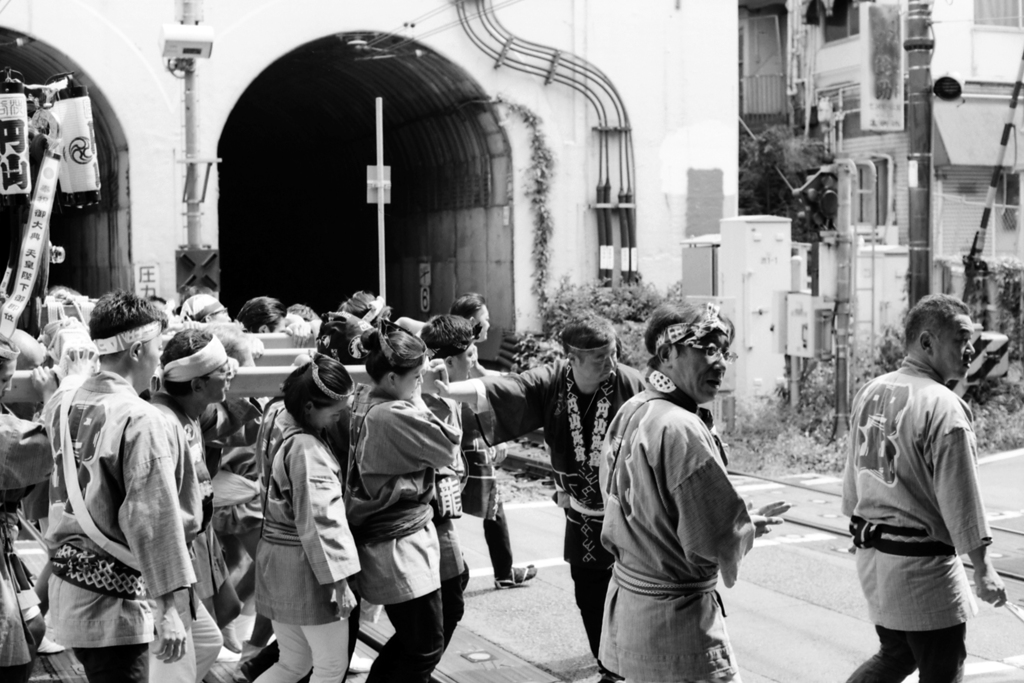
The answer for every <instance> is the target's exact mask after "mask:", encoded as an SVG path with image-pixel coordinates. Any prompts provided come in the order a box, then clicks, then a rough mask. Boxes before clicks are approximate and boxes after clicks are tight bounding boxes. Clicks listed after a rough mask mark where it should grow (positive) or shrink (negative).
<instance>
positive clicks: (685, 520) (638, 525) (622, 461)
mask: <svg viewBox="0 0 1024 683" xmlns="http://www.w3.org/2000/svg"><path fill="white" fill-rule="evenodd" d="M732 337H733V326H732V323H731V322H729V321H728V320H727V319H725V318H722V317H719V315H718V310H717V308H716V307H714V306H711V305H708V306H697V305H694V304H686V305H683V306H678V307H677V306H671V305H667V306H661V307H659V308H658V309H657V310H656V311H655V312H654V314H653V315H652V316H651V320H650V322H649V323H648V326H647V331H646V333H645V335H644V341H645V343H646V346H647V350H648V352H650V353H651V354H652V355H653V356H654V357H653V358H651V360H650V364H649V367H648V370H647V383H648V389H647V390H646V391H644V392H643V393H641V394H638V395H637V396H634V397H633V398H632V399H630V400H629V401H628V402H627V403H626V405H624V406H623V407H622V409H621V410H620V411H619V414H618V415H617V416H616V417H615V419H614V420H613V421H612V425H611V427H610V428H609V432H608V438H607V439H606V441H605V452H604V457H603V461H602V463H601V484H602V486H603V491H604V494H605V502H606V516H605V523H604V531H603V533H602V536H601V540H602V541H603V543H604V546H605V547H606V548H607V549H608V550H609V551H610V552H611V553H612V555H614V557H615V566H614V569H613V578H612V583H611V587H610V588H609V590H608V597H607V600H606V603H605V614H604V628H603V631H602V638H601V659H602V661H604V662H605V663H607V664H608V666H610V667H612V668H614V669H615V670H616V671H618V672H619V673H621V674H622V675H624V676H625V677H626V680H627V681H628V682H629V683H648V682H655V681H657V682H665V681H678V682H684V683H710V682H712V681H714V682H716V683H726V682H729V683H739V681H740V675H739V671H738V669H737V667H736V662H735V659H734V656H733V652H732V647H731V645H730V643H729V637H728V635H727V634H726V629H725V620H724V617H725V610H724V607H723V606H722V599H721V597H720V596H719V594H718V591H717V587H718V582H719V578H721V581H722V582H723V583H724V584H725V585H726V586H727V587H731V586H732V585H733V584H734V583H735V582H736V579H737V577H738V575H739V567H740V561H741V560H742V559H743V556H744V555H745V554H746V553H747V552H748V551H749V550H750V549H751V548H752V547H753V544H754V537H755V536H757V535H760V534H762V533H767V531H768V529H769V528H770V527H769V526H768V524H774V523H780V522H781V519H779V518H777V517H768V515H778V514H781V513H782V512H784V511H785V509H787V507H788V506H787V505H786V504H785V503H781V502H780V503H775V504H772V505H770V506H766V507H765V508H762V509H761V510H759V511H757V512H756V513H748V511H747V505H746V503H745V502H744V500H743V499H742V498H741V497H740V495H739V494H738V493H737V492H736V489H735V488H733V485H732V483H731V482H730V481H729V476H728V473H727V472H726V470H725V464H726V455H725V449H724V448H723V447H722V443H721V441H720V440H719V438H718V435H717V433H716V431H715V426H714V422H713V421H712V418H711V414H710V412H709V411H708V410H707V409H705V408H701V407H699V406H700V404H704V403H708V402H710V401H711V400H712V399H714V397H715V395H716V394H717V393H718V389H719V387H720V386H721V385H722V379H723V377H724V376H725V370H726V365H727V364H728V363H730V362H732V360H734V359H735V356H734V355H733V354H732V352H731V351H730V350H729V345H730V343H731V342H732Z"/></svg>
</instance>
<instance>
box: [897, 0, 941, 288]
mask: <svg viewBox="0 0 1024 683" xmlns="http://www.w3.org/2000/svg"><path fill="white" fill-rule="evenodd" d="M931 13H932V7H931V2H930V0H910V2H909V3H908V8H907V39H906V40H905V41H904V43H903V47H904V49H906V51H907V66H908V70H909V72H910V75H909V78H908V81H907V109H908V119H909V121H908V123H909V125H908V132H909V133H910V153H909V154H908V155H907V158H908V160H909V164H908V166H909V168H908V173H909V177H908V180H909V186H910V189H909V200H910V226H909V227H910V283H909V284H910V288H909V289H910V301H909V305H910V306H914V304H916V303H917V302H918V301H919V300H920V299H921V298H922V297H924V296H926V295H927V294H929V293H930V292H931V282H930V280H931V267H932V255H931V196H930V195H931V177H932V92H931V91H932V76H931V58H932V49H933V48H934V47H935V41H934V40H932V38H931V35H930V32H931Z"/></svg>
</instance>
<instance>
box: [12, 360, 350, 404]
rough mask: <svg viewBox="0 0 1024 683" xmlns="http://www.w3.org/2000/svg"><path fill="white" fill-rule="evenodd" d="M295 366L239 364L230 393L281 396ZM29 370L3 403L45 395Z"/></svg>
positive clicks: (18, 374) (31, 400) (35, 400)
mask: <svg viewBox="0 0 1024 683" xmlns="http://www.w3.org/2000/svg"><path fill="white" fill-rule="evenodd" d="M345 369H346V370H348V374H349V375H351V377H352V381H353V382H356V383H357V384H369V383H370V376H369V375H368V374H366V368H365V367H364V366H362V365H346V366H345ZM293 370H295V368H293V367H291V366H288V365H278V366H273V367H263V368H239V370H238V374H236V375H235V378H234V379H233V380H231V388H230V389H229V390H228V396H231V397H235V398H238V397H242V396H280V395H281V385H282V384H283V383H284V381H285V379H287V377H288V375H290V374H291V373H292V371H293ZM30 374H31V373H30V372H29V371H28V370H19V371H17V372H15V373H14V377H13V378H12V379H11V387H10V389H8V391H7V393H6V394H4V397H3V399H2V402H3V403H38V402H39V401H40V400H42V397H40V395H39V394H38V393H37V392H36V390H35V389H34V388H33V387H32V381H31V380H30V379H29V376H30Z"/></svg>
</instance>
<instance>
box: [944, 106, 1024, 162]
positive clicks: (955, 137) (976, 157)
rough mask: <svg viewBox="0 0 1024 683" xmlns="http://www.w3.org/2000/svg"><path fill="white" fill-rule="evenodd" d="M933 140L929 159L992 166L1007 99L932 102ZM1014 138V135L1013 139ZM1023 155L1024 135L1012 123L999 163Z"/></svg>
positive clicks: (1004, 118)
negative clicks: (1002, 156) (1005, 148)
mask: <svg viewBox="0 0 1024 683" xmlns="http://www.w3.org/2000/svg"><path fill="white" fill-rule="evenodd" d="M932 106H933V109H932V112H933V116H934V119H935V133H936V134H935V141H934V145H933V150H932V152H933V155H934V156H933V160H934V164H935V167H936V168H938V167H940V166H995V164H996V159H997V157H998V156H999V144H1000V141H1001V140H1002V139H1003V129H1004V128H1005V126H1006V115H1007V114H1008V113H1009V112H1010V106H1009V103H1008V102H1006V101H1002V100H988V101H985V100H974V101H971V100H968V101H966V102H961V103H956V102H935V103H934V104H933V105H932ZM1014 138H1016V139H1014ZM1018 154H1019V155H1021V156H1022V157H1024V135H1022V134H1021V132H1020V130H1019V129H1018V128H1017V127H1016V126H1014V128H1013V132H1012V134H1011V135H1010V139H1009V140H1008V141H1007V153H1006V155H1005V156H1004V158H1003V166H1012V165H1013V164H1014V159H1015V158H1017V156H1018Z"/></svg>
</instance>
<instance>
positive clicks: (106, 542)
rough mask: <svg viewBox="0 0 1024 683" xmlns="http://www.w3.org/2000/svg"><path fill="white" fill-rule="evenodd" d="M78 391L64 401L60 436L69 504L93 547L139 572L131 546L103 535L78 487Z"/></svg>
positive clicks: (67, 395) (67, 396)
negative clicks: (74, 415) (74, 433)
mask: <svg viewBox="0 0 1024 683" xmlns="http://www.w3.org/2000/svg"><path fill="white" fill-rule="evenodd" d="M75 393H76V391H75V390H73V389H71V388H68V389H67V390H66V391H65V392H64V396H63V397H61V402H60V433H61V442H62V450H63V460H64V484H65V486H66V487H67V490H68V491H67V492H68V502H70V503H71V511H72V512H73V513H74V517H75V520H76V521H77V522H78V525H79V526H81V527H82V531H84V532H85V535H86V536H88V537H89V540H91V541H92V542H93V543H95V544H96V545H98V546H99V547H100V548H102V549H103V552H105V553H107V554H108V555H111V556H113V557H115V558H117V559H118V560H120V561H121V562H123V563H124V564H126V565H128V566H129V567H131V568H132V569H135V570H138V569H139V563H138V562H137V561H136V559H135V557H134V556H133V555H132V551H131V550H130V549H129V548H128V546H126V545H123V544H121V543H118V542H117V541H114V540H112V539H110V538H107V537H106V536H105V535H104V534H103V532H102V531H100V530H99V529H98V528H97V527H96V522H94V521H93V519H92V516H91V515H90V514H89V508H87V507H86V505H85V500H84V499H83V498H82V487H81V486H80V485H79V483H78V471H77V468H76V467H75V450H74V446H73V444H72V439H71V402H72V400H74V398H75Z"/></svg>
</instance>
